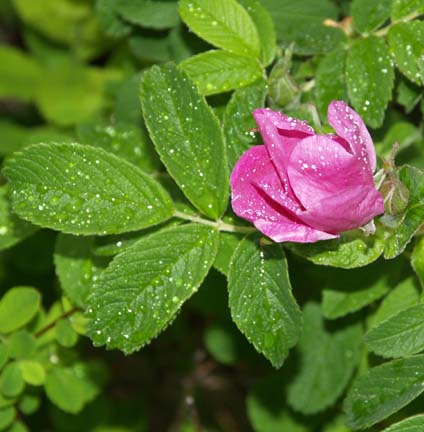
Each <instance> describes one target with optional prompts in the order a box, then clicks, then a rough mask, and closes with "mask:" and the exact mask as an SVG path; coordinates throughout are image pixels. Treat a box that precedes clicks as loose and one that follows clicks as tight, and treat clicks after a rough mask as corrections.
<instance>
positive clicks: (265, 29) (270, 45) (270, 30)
mask: <svg viewBox="0 0 424 432" xmlns="http://www.w3.org/2000/svg"><path fill="white" fill-rule="evenodd" d="M239 3H240V4H241V5H242V6H243V7H244V8H245V9H246V10H247V12H248V13H249V15H250V18H252V21H253V23H254V24H255V26H256V30H257V31H258V36H259V45H260V47H261V55H260V60H261V63H262V64H263V66H268V65H269V64H270V63H272V61H273V60H274V58H275V54H276V49H277V41H276V34H275V29H274V22H273V21H272V18H271V15H270V14H269V13H268V11H267V10H266V9H265V8H264V7H263V6H262V5H261V3H260V1H259V0H239Z"/></svg>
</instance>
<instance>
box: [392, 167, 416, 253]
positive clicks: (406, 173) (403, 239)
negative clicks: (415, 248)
mask: <svg viewBox="0 0 424 432" xmlns="http://www.w3.org/2000/svg"><path fill="white" fill-rule="evenodd" d="M398 174H399V180H400V181H401V182H402V183H403V184H404V185H405V186H406V187H407V189H408V191H409V200H408V205H407V207H406V209H405V210H404V212H403V214H402V215H400V216H399V217H398V218H397V226H396V228H394V230H393V231H392V232H391V233H390V236H389V237H388V238H387V239H386V246H385V249H384V257H385V258H388V259H390V258H395V257H397V256H398V255H399V254H401V253H402V252H403V251H404V250H405V248H406V246H407V244H408V243H409V242H410V241H411V238H412V236H413V235H414V234H415V233H416V232H417V230H418V229H419V228H420V226H421V225H422V222H423V219H424V173H423V172H422V171H421V170H419V169H417V168H414V167H411V166H408V165H404V166H403V167H402V168H401V169H400V170H399V172H398Z"/></svg>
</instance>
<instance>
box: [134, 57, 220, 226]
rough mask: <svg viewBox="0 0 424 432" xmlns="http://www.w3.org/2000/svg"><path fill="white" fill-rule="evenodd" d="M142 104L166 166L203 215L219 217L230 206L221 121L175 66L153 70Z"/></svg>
mask: <svg viewBox="0 0 424 432" xmlns="http://www.w3.org/2000/svg"><path fill="white" fill-rule="evenodd" d="M141 103H142V106H143V113H144V118H145V121H146V125H147V128H148V130H149V132H150V136H151V138H152V140H153V142H154V144H155V146H156V150H157V151H158V153H159V155H160V157H161V159H162V162H163V163H164V164H165V166H166V167H167V170H168V172H169V173H170V174H171V176H172V177H173V178H174V180H175V181H176V182H177V184H178V186H179V187H180V188H181V189H182V191H183V192H184V194H185V195H186V197H187V198H188V199H189V200H190V201H191V202H192V203H193V205H194V206H195V207H197V208H198V209H199V210H200V211H201V212H203V213H204V214H206V215H207V216H210V217H212V218H219V217H220V216H221V215H222V213H223V212H224V210H225V208H226V206H227V198H228V172H227V161H226V154H225V147H224V138H223V134H222V132H221V128H220V125H219V123H218V120H217V118H216V117H215V115H214V114H213V112H212V110H211V108H210V107H209V106H208V105H207V104H206V102H205V100H204V99H203V98H202V97H201V96H199V95H198V93H197V92H196V91H195V89H194V88H193V85H192V83H191V82H190V80H189V79H188V78H187V77H186V76H185V74H184V73H182V72H180V71H178V70H177V69H176V68H175V66H172V65H164V66H162V67H158V66H153V67H152V68H151V69H149V70H148V71H146V72H145V74H144V75H143V79H142V82H141Z"/></svg>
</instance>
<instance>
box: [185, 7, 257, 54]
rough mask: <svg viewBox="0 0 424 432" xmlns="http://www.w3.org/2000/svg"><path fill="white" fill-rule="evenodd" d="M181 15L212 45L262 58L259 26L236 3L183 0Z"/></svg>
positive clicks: (195, 31) (194, 30)
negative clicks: (260, 54) (260, 55)
mask: <svg viewBox="0 0 424 432" xmlns="http://www.w3.org/2000/svg"><path fill="white" fill-rule="evenodd" d="M180 15H181V18H182V19H183V21H184V22H185V23H186V24H187V25H188V27H189V28H190V29H191V30H192V31H193V32H194V33H196V34H197V35H198V36H200V37H201V38H202V39H205V40H206V41H207V42H209V43H211V44H212V45H215V46H217V47H218V48H222V49H224V50H227V51H230V52H233V53H235V54H240V55H246V56H252V57H259V53H260V42H259V37H258V32H257V30H256V27H255V24H254V23H253V21H252V18H250V16H249V14H248V13H247V12H246V10H245V9H244V8H243V6H241V5H240V4H239V3H237V1H236V0H180Z"/></svg>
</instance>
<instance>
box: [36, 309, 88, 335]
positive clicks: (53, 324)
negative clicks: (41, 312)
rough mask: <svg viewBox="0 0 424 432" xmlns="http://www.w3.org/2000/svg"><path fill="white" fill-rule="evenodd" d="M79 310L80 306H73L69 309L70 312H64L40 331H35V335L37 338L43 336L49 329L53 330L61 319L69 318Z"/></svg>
mask: <svg viewBox="0 0 424 432" xmlns="http://www.w3.org/2000/svg"><path fill="white" fill-rule="evenodd" d="M78 311H79V309H78V308H72V309H70V310H68V312H65V313H63V314H62V315H61V316H59V317H57V318H56V319H55V320H53V321H52V322H51V323H50V324H47V325H46V326H45V327H43V328H42V329H40V330H38V332H37V333H35V335H34V336H35V337H36V338H39V337H41V336H43V335H44V334H46V333H47V332H48V331H49V330H51V329H52V328H53V327H54V326H55V325H56V324H57V323H58V322H59V321H60V320H62V319H65V318H68V317H70V316H72V315H73V314H74V313H75V312H78Z"/></svg>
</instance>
